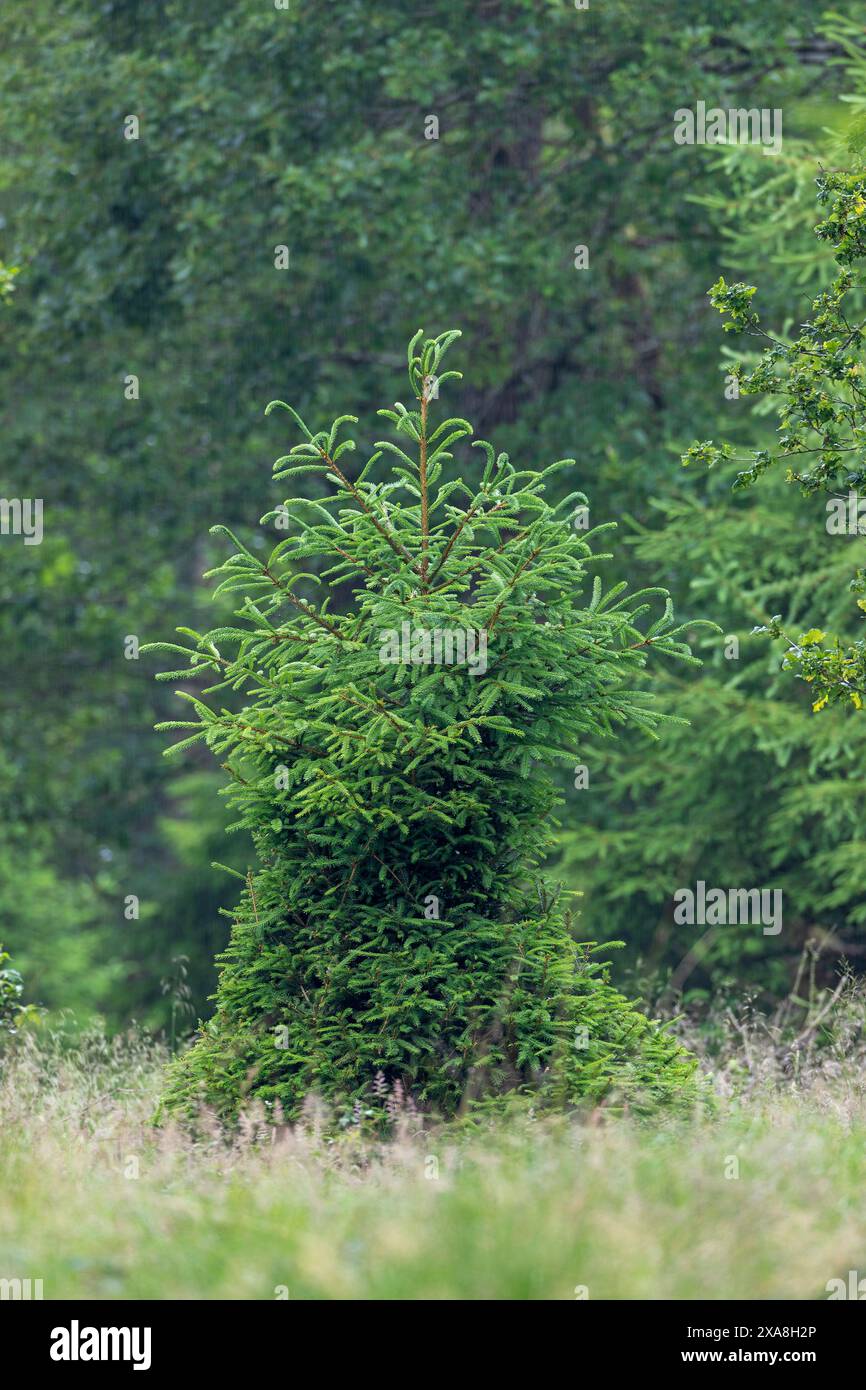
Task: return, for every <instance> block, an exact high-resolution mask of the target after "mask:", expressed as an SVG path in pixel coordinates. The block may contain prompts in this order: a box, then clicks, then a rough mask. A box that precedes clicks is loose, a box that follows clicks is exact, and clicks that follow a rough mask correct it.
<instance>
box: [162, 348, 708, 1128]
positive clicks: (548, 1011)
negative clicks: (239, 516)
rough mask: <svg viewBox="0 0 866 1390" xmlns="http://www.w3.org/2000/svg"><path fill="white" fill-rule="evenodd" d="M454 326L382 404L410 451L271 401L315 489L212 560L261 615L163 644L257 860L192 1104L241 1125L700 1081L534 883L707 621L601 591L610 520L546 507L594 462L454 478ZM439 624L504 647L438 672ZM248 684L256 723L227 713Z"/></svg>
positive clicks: (228, 586) (291, 458) (489, 451)
mask: <svg viewBox="0 0 866 1390" xmlns="http://www.w3.org/2000/svg"><path fill="white" fill-rule="evenodd" d="M457 337H459V334H458V333H456V332H449V333H443V334H441V335H440V336H439V337H438V338H432V339H429V338H428V339H425V338H424V337H423V333H422V332H420V331H419V332H418V333H417V334H416V335H415V337H414V338H413V339H412V341H411V343H410V344H409V350H408V376H409V386H410V392H411V396H410V403H409V405H404V404H403V403H402V402H399V401H398V402H396V403H395V405H394V406H393V408H391V409H387V410H382V411H380V412H379V414H380V416H381V417H382V418H383V419H384V420H386V421H387V422H388V424H389V425H390V426H391V436H392V437H389V438H384V439H381V440H379V441H378V442H377V443H376V444H375V446H374V449H373V452H372V453H371V455H370V457H369V458H368V459H367V461H366V462H365V463H364V464H363V465H362V466H361V467H360V468H357V467H355V468H354V469H353V468H352V467H350V458H349V456H350V455H351V454H352V453H353V452H355V450H356V445H355V441H354V439H353V438H352V437H351V435H350V434H349V432H348V428H347V427H349V426H352V425H354V424H356V423H357V421H356V419H355V417H353V416H346V415H344V416H340V417H338V418H337V419H336V420H335V421H334V422H333V424H332V425H331V427H330V428H329V429H326V430H319V431H317V432H314V431H312V430H311V429H310V428H308V426H307V424H306V423H305V422H304V421H303V420H302V419H301V417H300V415H298V413H297V412H296V411H295V410H294V409H293V408H292V407H291V406H290V405H287V404H285V403H284V402H282V401H272V402H271V404H270V405H269V406H268V408H267V413H268V414H270V413H271V412H273V411H274V410H284V411H286V412H288V414H289V416H290V417H291V419H292V421H293V422H294V425H295V426H296V427H297V430H298V432H299V435H300V438H299V440H298V441H297V442H296V443H294V444H293V445H292V446H291V448H290V450H289V452H288V453H287V454H285V455H283V456H282V457H281V458H279V459H278V460H277V462H276V464H275V465H274V478H275V480H276V481H278V482H284V481H286V480H288V479H293V478H296V477H299V476H301V475H304V474H310V475H315V476H314V480H313V481H314V485H315V487H316V495H315V496H314V497H296V498H290V499H288V500H286V501H285V502H282V503H280V504H279V505H278V506H277V507H276V508H274V509H273V510H271V511H269V512H268V513H266V515H265V516H264V517H263V518H262V523H263V524H265V525H269V524H271V523H275V524H277V525H278V526H281V527H283V528H284V529H287V534H285V535H284V536H283V538H282V539H280V540H279V541H278V542H277V544H276V545H275V546H274V547H273V549H272V551H271V553H270V554H269V555H268V557H267V559H264V558H262V557H260V556H257V555H255V554H254V553H253V552H252V550H250V549H249V548H248V547H247V546H245V545H244V544H243V542H242V541H241V540H239V539H238V538H237V537H236V536H234V535H233V534H232V533H231V532H229V531H228V530H227V529H226V528H224V527H215V528H214V530H215V531H216V532H222V533H224V534H226V535H227V536H228V537H229V539H230V540H231V542H232V544H233V546H234V552H233V553H232V554H231V555H230V556H229V557H228V558H227V559H226V560H225V561H224V562H223V563H222V564H221V565H219V566H218V567H217V568H216V569H215V570H213V571H211V572H210V573H211V575H212V576H213V577H214V578H215V579H217V581H218V585H217V589H216V592H217V593H231V594H232V595H233V596H234V597H235V598H236V599H237V600H238V601H239V603H240V606H239V608H238V609H237V613H236V617H237V625H224V626H221V627H218V628H215V629H214V630H212V631H210V632H207V633H204V634H198V633H194V632H192V631H191V630H188V629H180V630H179V631H180V632H181V635H182V636H184V637H186V639H187V642H186V644H185V645H182V644H179V643H169V644H164V643H155V644H152V646H151V650H156V649H159V650H168V651H171V652H172V653H176V654H178V655H180V654H182V655H183V657H184V659H185V661H186V662H187V665H185V666H183V667H181V668H180V669H176V670H173V671H169V672H164V673H163V678H164V679H173V678H183V679H184V680H186V679H188V678H189V676H190V675H191V674H194V675H197V676H204V675H207V676H209V677H210V676H213V677H215V680H213V682H212V683H211V684H210V685H209V686H208V687H207V689H205V690H203V691H202V693H201V695H200V696H193V695H190V694H189V693H186V692H182V694H183V697H184V698H185V699H186V700H187V701H188V702H189V703H190V704H191V705H192V707H193V713H194V715H195V718H194V719H192V720H189V721H183V722H182V723H175V722H172V723H170V724H168V725H163V726H161V727H166V728H183V730H184V734H185V736H184V737H183V738H182V739H181V741H180V743H178V744H175V745H174V747H173V748H172V749H170V750H168V751H169V752H176V751H178V750H180V749H183V748H185V747H187V746H189V744H190V743H192V742H194V741H196V740H199V739H201V740H204V741H205V742H206V744H207V746H208V747H209V748H210V749H211V750H212V751H213V753H214V754H215V755H216V756H217V757H218V758H219V760H220V762H221V763H222V764H223V766H224V767H225V768H226V769H227V771H228V774H229V777H230V782H229V786H228V788H227V795H228V796H229V798H230V801H231V803H232V805H233V807H234V809H235V810H236V812H237V822H236V825H237V827H242V828H243V829H245V830H247V831H248V832H249V833H250V834H251V836H252V840H253V843H254V845H255V848H256V851H257V854H258V860H259V863H258V867H257V868H256V869H255V871H252V872H250V874H249V875H248V877H247V880H246V885H245V889H244V892H243V895H242V898H241V902H240V906H239V908H238V910H237V913H236V915H235V919H234V923H233V927H232V933H231V940H230V943H229V946H228V949H227V951H226V952H225V954H224V955H223V957H222V958H221V973H220V979H219V986H218V992H217V996H216V1004H217V1007H216V1013H215V1016H214V1018H213V1019H212V1020H211V1021H210V1023H208V1024H207V1025H205V1027H204V1028H203V1030H202V1032H201V1035H200V1037H199V1039H198V1041H197V1042H196V1043H195V1045H194V1046H193V1047H192V1049H191V1050H190V1051H189V1052H188V1053H187V1054H185V1055H184V1056H183V1057H181V1058H180V1059H178V1060H177V1062H175V1063H174V1064H173V1068H172V1073H171V1077H170V1082H169V1086H168V1091H167V1098H166V1099H167V1103H168V1104H169V1105H181V1106H185V1107H190V1106H194V1105H195V1104H196V1103H197V1101H198V1100H199V1099H200V1098H203V1099H205V1100H207V1101H208V1102H209V1103H210V1104H214V1105H216V1106H217V1108H218V1109H219V1110H220V1111H221V1112H223V1113H227V1114H230V1113H233V1112H234V1111H236V1109H237V1106H238V1104H239V1103H240V1100H241V1098H242V1097H243V1095H244V1094H246V1093H247V1091H252V1092H254V1093H256V1094H257V1095H258V1096H259V1097H260V1098H262V1099H263V1100H265V1101H266V1102H267V1103H272V1102H274V1101H277V1100H279V1102H280V1104H281V1106H282V1108H283V1111H284V1112H285V1113H287V1114H289V1115H294V1114H296V1113H297V1112H298V1109H299V1107H300V1105H301V1104H302V1103H303V1100H304V1097H305V1096H306V1095H308V1094H309V1093H310V1092H317V1093H320V1094H322V1095H324V1096H325V1097H327V1098H329V1099H331V1100H332V1101H334V1102H335V1103H337V1104H344V1105H346V1106H351V1105H352V1103H353V1102H356V1101H358V1100H363V1101H365V1102H366V1101H369V1100H370V1097H371V1094H372V1092H371V1086H372V1083H373V1080H374V1078H375V1077H376V1075H377V1074H380V1073H381V1075H382V1076H383V1077H385V1078H386V1080H387V1082H388V1084H389V1085H390V1084H392V1083H397V1082H398V1083H399V1085H400V1087H402V1088H403V1090H404V1091H405V1092H406V1093H407V1094H410V1095H412V1096H413V1097H414V1098H415V1100H416V1102H417V1103H418V1104H420V1105H421V1106H424V1107H427V1108H429V1109H431V1110H434V1111H436V1112H437V1113H439V1114H445V1115H447V1114H452V1113H454V1111H455V1110H456V1109H457V1107H458V1106H459V1105H460V1104H461V1103H464V1104H468V1103H471V1102H476V1101H478V1100H480V1098H482V1097H490V1096H495V1095H500V1094H502V1093H503V1092H505V1091H509V1090H513V1089H518V1090H522V1089H526V1088H530V1089H534V1090H535V1091H537V1090H538V1089H539V1087H540V1088H541V1089H542V1090H546V1091H549V1092H550V1093H551V1094H552V1093H553V1092H554V1091H555V1092H556V1094H558V1095H560V1096H561V1097H567V1098H569V1099H574V1098H577V1097H579V1096H582V1095H590V1096H592V1097H599V1096H601V1095H604V1094H607V1093H608V1092H609V1091H610V1090H611V1088H615V1089H617V1090H618V1091H619V1092H620V1093H622V1094H628V1095H631V1096H632V1097H635V1098H636V1097H637V1096H639V1095H644V1096H645V1095H652V1094H665V1095H667V1094H672V1093H679V1091H680V1090H681V1089H682V1088H683V1087H684V1086H685V1085H686V1083H687V1081H688V1077H689V1076H690V1073H691V1063H690V1061H689V1060H688V1059H687V1058H685V1056H684V1054H682V1052H681V1051H680V1049H679V1048H678V1047H677V1046H676V1045H675V1043H674V1042H673V1041H672V1040H671V1039H670V1037H669V1036H668V1034H667V1033H666V1032H665V1031H664V1030H663V1029H662V1028H660V1027H658V1026H657V1025H655V1024H652V1023H651V1022H650V1021H649V1020H648V1019H647V1018H646V1017H645V1016H644V1015H643V1014H641V1013H640V1012H639V1011H638V1010H637V1009H635V1008H634V1007H633V1006H632V1005H631V1004H629V1002H628V1001H627V1000H626V999H624V998H623V997H622V996H621V995H619V994H618V993H617V992H616V991H615V990H614V989H613V988H612V986H611V985H610V983H609V980H608V976H607V967H606V966H605V965H604V964H603V963H601V962H599V961H597V960H596V958H595V955H594V948H593V947H592V946H591V944H587V943H584V944H579V943H577V942H576V941H575V940H574V938H573V934H572V930H571V917H570V914H569V912H568V911H567V909H566V907H565V904H564V900H563V896H562V893H561V890H560V889H558V888H552V887H551V886H550V885H548V884H547V883H546V882H545V881H544V879H543V878H542V876H541V874H540V872H539V866H540V864H541V861H542V860H543V858H544V856H545V853H546V852H547V850H548V848H549V847H550V844H551V830H552V827H553V825H554V824H555V823H554V822H553V820H552V816H553V811H554V808H555V806H556V804H557V802H558V801H559V800H560V799H561V798H560V797H559V795H558V792H557V787H556V781H555V777H554V772H555V768H556V765H557V763H558V762H560V761H561V760H563V759H567V760H570V761H573V760H574V759H575V757H577V756H578V755H579V753H580V749H581V747H582V745H583V743H584V740H585V739H586V738H587V737H588V736H590V735H592V736H597V735H606V734H610V733H612V732H613V731H614V730H615V729H616V727H617V726H619V725H624V724H630V725H637V726H639V727H641V728H643V729H644V730H646V731H647V732H648V733H649V734H651V735H653V736H656V734H657V730H658V727H659V725H660V724H661V723H663V722H664V718H665V716H662V715H660V714H659V713H658V712H657V711H656V710H655V709H654V708H653V703H652V699H651V697H650V695H649V694H648V693H647V692H646V691H645V690H643V689H641V688H640V687H639V684H638V678H639V676H640V672H641V668H642V667H643V666H644V664H645V662H646V659H647V654H648V652H649V650H650V649H652V648H657V649H659V650H660V651H662V652H664V653H666V654H667V655H669V656H672V657H675V658H678V659H680V660H683V661H685V662H693V661H694V658H693V657H692V655H691V651H690V648H689V645H688V643H687V642H686V641H685V639H684V636H683V632H684V626H683V625H677V623H676V622H675V620H674V616H673V612H672V608H671V603H670V600H669V598H668V597H667V595H666V593H665V592H664V590H661V589H657V588H649V589H646V590H643V591H641V592H638V593H635V594H631V595H630V594H628V592H627V589H626V586H625V585H624V584H622V583H620V584H616V585H614V586H613V587H612V588H611V589H610V590H608V591H607V592H604V591H603V588H602V584H601V581H600V579H599V578H598V577H596V579H595V580H594V582H593V583H592V584H591V587H590V591H589V592H588V593H586V592H585V591H586V590H587V587H588V585H589V579H588V573H589V567H590V566H591V565H592V564H593V563H595V561H597V560H598V559H600V558H605V557H602V556H600V555H598V554H594V553H593V549H592V544H591V542H592V541H593V539H594V537H595V536H596V535H598V534H600V533H602V532H604V531H605V530H607V529H608V528H607V527H606V526H598V527H596V528H595V530H594V531H589V532H585V531H579V530H576V529H575V527H574V525H573V524H572V512H573V510H574V506H575V504H576V503H585V500H586V499H585V498H584V496H583V494H582V493H579V492H576V491H574V492H571V493H569V494H568V495H567V496H566V497H564V498H563V499H562V500H561V501H559V502H558V503H557V504H556V505H553V504H551V503H550V502H548V501H547V500H546V498H545V495H544V494H545V491H546V488H547V486H548V483H549V480H550V479H552V478H553V476H554V475H555V474H556V473H557V472H560V471H562V470H572V469H574V467H575V463H574V460H572V459H561V460H559V461H558V462H556V463H553V464H550V465H548V466H547V467H543V468H540V469H536V468H518V467H515V465H514V464H512V462H511V461H510V459H509V458H508V456H507V455H506V454H503V453H497V452H496V451H495V449H494V448H493V446H492V445H491V444H489V443H487V442H486V441H482V440H475V441H473V444H472V446H471V447H473V448H475V449H476V450H477V451H478V458H477V462H476V463H471V462H470V466H469V468H468V470H464V473H465V476H464V475H461V474H460V473H458V472H457V470H456V468H455V461H454V454H453V449H454V447H455V446H456V445H459V444H460V443H462V442H464V441H466V440H467V439H468V437H469V436H470V435H471V434H472V426H471V425H470V424H469V423H468V421H466V420H464V419H462V418H460V417H457V416H454V417H446V418H444V419H442V420H441V421H438V422H437V419H436V416H437V414H438V413H439V393H440V390H441V388H442V387H443V386H444V385H445V384H446V383H447V382H448V381H449V380H454V379H457V378H459V376H460V374H459V373H457V372H454V371H443V370H442V363H443V359H444V357H445V354H446V352H447V350H448V348H449V347H450V346H451V345H452V343H453V342H454V340H455V339H456V338H457ZM471 458H472V456H470V459H471ZM337 599H339V602H337V601H336V600H337ZM654 611H655V616H654ZM437 633H438V634H440V635H441V634H451V635H452V636H453V635H454V634H463V635H464V637H465V636H467V635H468V634H472V635H473V638H474V639H475V640H476V643H477V645H476V649H475V650H476V655H477V653H478V650H479V647H480V643H481V641H482V637H483V640H484V641H485V642H486V658H485V661H484V662H483V663H482V662H478V661H476V662H475V664H474V665H473V663H472V662H471V661H470V660H469V659H468V658H467V659H465V660H463V661H461V660H460V659H459V651H460V649H459V648H458V649H456V650H457V653H458V655H457V657H455V658H454V659H449V658H448V657H447V656H443V655H442V649H440V655H439V657H438V658H437V656H436V651H437V649H436V648H435V647H433V648H431V645H430V634H434V635H435V634H437ZM444 650H445V651H448V650H452V649H449V648H447V647H446V648H445V649H444ZM467 650H468V649H467ZM395 652H396V653H397V654H396V655H395ZM431 653H432V654H431ZM226 690H231V691H233V692H240V693H241V694H240V699H241V700H242V706H241V708H240V709H237V708H233V709H228V708H226V707H225V706H220V705H219V704H218V703H217V702H216V701H215V700H214V697H215V696H217V695H218V693H219V692H221V691H226ZM235 703H237V700H236V701H235ZM189 730H193V732H191V733H190V732H189ZM576 1035H577V1042H576V1041H575V1037H576ZM345 1113H347V1114H349V1113H351V1110H346V1112H345Z"/></svg>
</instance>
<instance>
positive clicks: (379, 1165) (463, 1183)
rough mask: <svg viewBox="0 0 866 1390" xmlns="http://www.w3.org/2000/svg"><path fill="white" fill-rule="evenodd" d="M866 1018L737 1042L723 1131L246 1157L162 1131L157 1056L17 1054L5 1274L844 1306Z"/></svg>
mask: <svg viewBox="0 0 866 1390" xmlns="http://www.w3.org/2000/svg"><path fill="white" fill-rule="evenodd" d="M862 1020H863V1001H862V998H860V997H858V996H856V995H852V996H851V997H849V998H848V999H847V1001H846V1002H845V1005H844V1010H843V1014H842V1026H841V1027H840V1028H838V1029H836V1031H834V1033H833V1034H832V1036H831V1035H828V1033H827V1032H826V1029H825V1028H824V1027H823V1025H822V1030H821V1038H820V1039H819V1036H818V1030H813V1032H812V1033H811V1034H810V1035H809V1037H808V1039H807V1040H806V1041H805V1042H804V1043H803V1044H802V1045H801V1046H799V1047H797V1048H795V1049H794V1050H793V1051H790V1050H789V1051H787V1052H786V1051H785V1049H782V1048H780V1047H779V1046H778V1045H776V1043H774V1042H773V1040H772V1039H768V1038H767V1037H766V1036H759V1035H758V1034H757V1033H754V1034H750V1033H747V1032H746V1031H745V1030H742V1029H741V1030H739V1033H736V1032H735V1033H734V1035H733V1036H736V1037H737V1043H736V1048H729V1049H728V1051H727V1053H726V1055H725V1056H724V1057H723V1058H721V1059H717V1060H716V1062H715V1064H714V1066H713V1067H712V1069H711V1070H712V1085H713V1088H714V1090H715V1092H716V1094H717V1097H718V1099H717V1103H716V1107H715V1113H714V1114H713V1115H712V1116H708V1115H707V1114H706V1113H704V1114H703V1115H701V1116H697V1115H696V1116H695V1117H694V1118H692V1119H685V1120H678V1121H675V1122H674V1121H668V1122H665V1120H664V1119H660V1120H659V1121H658V1122H654V1123H652V1124H648V1123H646V1122H643V1123H638V1122H636V1121H631V1120H629V1119H628V1118H625V1119H623V1118H612V1117H609V1116H608V1115H607V1114H606V1113H605V1112H604V1111H595V1112H594V1113H592V1114H589V1115H583V1116H576V1117H571V1118H568V1119H565V1118H562V1119H559V1120H556V1121H552V1120H550V1119H543V1120H542V1119H537V1120H533V1119H532V1118H523V1119H522V1120H520V1121H514V1122H513V1123H511V1124H508V1125H505V1124H502V1123H501V1122H500V1123H498V1124H495V1125H491V1126H490V1127H489V1128H486V1129H484V1130H482V1131H480V1132H475V1133H472V1134H468V1133H466V1132H464V1131H462V1130H460V1129H452V1130H450V1131H441V1130H440V1131H438V1132H437V1131H433V1132H430V1133H428V1134H423V1133H421V1134H419V1133H417V1132H414V1133H413V1132H412V1131H413V1127H414V1129H415V1130H416V1131H417V1122H416V1121H412V1120H409V1119H406V1120H405V1121H404V1122H402V1123H400V1124H398V1126H397V1128H398V1131H399V1132H398V1133H397V1134H396V1135H395V1136H394V1137H393V1138H392V1139H390V1140H388V1141H387V1142H378V1143H377V1142H373V1141H369V1140H368V1141H362V1140H360V1139H359V1138H358V1137H355V1136H353V1135H352V1134H349V1133H347V1134H346V1135H345V1136H343V1137H342V1138H340V1139H338V1140H336V1141H334V1140H328V1139H327V1138H326V1137H325V1136H324V1133H323V1132H322V1130H321V1128H320V1126H319V1125H318V1124H317V1122H316V1118H315V1115H311V1118H310V1121H309V1123H308V1124H307V1125H305V1126H304V1127H301V1128H298V1129H295V1130H293V1131H289V1130H284V1131H281V1132H280V1133H279V1134H278V1135H277V1137H276V1139H274V1138H273V1132H271V1133H270V1134H269V1135H268V1136H267V1137H266V1138H263V1137H262V1134H261V1132H260V1129H259V1128H258V1126H257V1125H256V1123H255V1122H254V1121H253V1120H251V1121H250V1122H249V1123H248V1124H247V1125H245V1126H244V1128H243V1131H242V1133H241V1134H240V1135H239V1136H238V1137H237V1138H236V1139H235V1141H234V1142H233V1143H231V1144H230V1145H229V1144H227V1142H226V1140H225V1138H224V1137H223V1136H221V1135H220V1134H218V1133H216V1132H213V1133H211V1134H210V1135H208V1136H206V1137H201V1136H200V1137H199V1138H198V1139H197V1140H193V1139H192V1138H190V1137H189V1136H187V1135H184V1134H183V1133H181V1132H180V1131H178V1130H175V1129H169V1130H162V1131H157V1130H154V1129H153V1127H152V1125H151V1124H150V1116H151V1114H152V1110H153V1105H154V1101H155V1097H156V1095H157V1093H158V1087H159V1079H160V1066H161V1063H162V1060H163V1059H162V1056H161V1054H160V1053H159V1051H158V1050H156V1049H154V1047H153V1046H152V1045H151V1044H148V1043H146V1042H144V1041H142V1040H140V1039H135V1038H127V1039H122V1040H116V1041H115V1042H114V1043H111V1044H109V1043H107V1042H105V1041H104V1040H102V1039H99V1038H98V1037H91V1038H89V1039H85V1040H84V1042H83V1043H81V1045H80V1046H78V1047H77V1048H75V1049H73V1050H69V1049H68V1048H61V1047H60V1046H58V1045H56V1044H53V1043H51V1042H50V1040H49V1041H46V1040H45V1039H43V1040H41V1041H40V1042H38V1043H36V1042H33V1043H24V1044H19V1046H18V1047H17V1048H16V1049H15V1052H14V1054H7V1056H6V1058H5V1062H4V1064H3V1070H2V1081H0V1278H31V1279H42V1281H43V1290H44V1297H45V1298H46V1299H50V1298H146V1299H159V1298H219V1299H273V1298H275V1297H289V1298H292V1299H574V1298H576V1297H581V1296H583V1297H586V1296H588V1297H589V1298H590V1299H592V1298H620V1299H660V1298H674V1299H691V1298H706V1299H716V1298H727V1297H742V1298H751V1299H766V1298H783V1299H822V1298H826V1297H827V1292H826V1285H827V1281H828V1280H830V1279H832V1278H836V1277H842V1278H846V1277H847V1273H848V1271H849V1270H850V1269H857V1270H859V1271H861V1274H862V1275H866V1199H864V1192H866V1091H864V1067H863V1061H864V1056H863V1047H862ZM819 1041H820V1046H819V1045H818V1043H819ZM706 1065H707V1066H708V1064H706ZM708 1069H709V1067H708ZM737 1174H738V1175H737Z"/></svg>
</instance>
